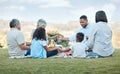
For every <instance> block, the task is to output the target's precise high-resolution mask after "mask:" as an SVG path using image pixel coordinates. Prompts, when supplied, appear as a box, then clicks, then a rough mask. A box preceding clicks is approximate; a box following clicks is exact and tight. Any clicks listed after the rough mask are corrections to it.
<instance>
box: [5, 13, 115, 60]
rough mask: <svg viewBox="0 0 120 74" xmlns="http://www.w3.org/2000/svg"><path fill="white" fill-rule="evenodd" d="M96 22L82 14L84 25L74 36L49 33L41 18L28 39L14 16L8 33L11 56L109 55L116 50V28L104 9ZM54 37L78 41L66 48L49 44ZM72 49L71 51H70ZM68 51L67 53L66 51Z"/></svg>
mask: <svg viewBox="0 0 120 74" xmlns="http://www.w3.org/2000/svg"><path fill="white" fill-rule="evenodd" d="M95 21H96V24H95V25H91V24H89V23H88V20H87V16H86V15H82V16H81V17H80V24H81V26H82V28H80V29H79V30H78V32H77V33H76V34H75V35H74V36H72V37H69V38H67V37H61V36H54V37H49V36H48V35H47V34H46V30H45V28H46V25H47V23H46V22H45V20H43V19H40V20H38V23H37V28H36V29H35V30H34V31H33V34H32V42H31V43H30V42H25V38H24V36H23V33H22V32H21V31H20V29H21V27H20V22H19V20H17V19H13V20H12V21H11V22H10V28H11V29H10V31H9V32H8V34H7V45H8V51H9V55H10V58H26V57H31V58H48V57H55V56H59V57H65V56H67V57H69V56H71V57H72V58H86V57H87V58H96V57H97V58H98V57H109V56H112V55H113V53H114V48H113V46H112V41H111V40H112V31H111V29H110V28H109V26H108V25H107V23H108V20H107V17H106V14H105V12H104V11H98V12H96V16H95ZM52 39H57V40H64V41H75V43H73V45H71V46H69V47H67V48H65V49H64V50H63V48H62V47H60V46H55V47H49V46H48V44H49V43H50V41H51V40H52ZM70 51H71V52H70ZM63 54H64V55H63Z"/></svg>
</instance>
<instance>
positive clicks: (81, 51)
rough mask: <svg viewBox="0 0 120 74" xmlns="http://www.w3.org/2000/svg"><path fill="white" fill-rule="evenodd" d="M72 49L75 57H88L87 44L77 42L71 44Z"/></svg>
mask: <svg viewBox="0 0 120 74" xmlns="http://www.w3.org/2000/svg"><path fill="white" fill-rule="evenodd" d="M70 49H71V50H72V56H73V57H74V58H84V57H86V52H85V50H87V46H86V45H85V44H83V43H81V42H76V43H74V44H73V45H72V46H70Z"/></svg>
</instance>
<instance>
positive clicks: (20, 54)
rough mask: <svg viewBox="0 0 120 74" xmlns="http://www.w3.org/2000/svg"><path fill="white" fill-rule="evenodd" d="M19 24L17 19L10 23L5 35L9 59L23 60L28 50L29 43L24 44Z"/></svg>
mask: <svg viewBox="0 0 120 74" xmlns="http://www.w3.org/2000/svg"><path fill="white" fill-rule="evenodd" d="M20 29H21V27H20V22H19V20H17V19H12V21H10V31H9V32H8V33H7V45H8V52H9V55H10V58H24V57H25V55H27V54H26V52H27V51H26V50H29V49H30V45H31V43H28V42H25V38H24V36H23V33H22V32H21V31H20Z"/></svg>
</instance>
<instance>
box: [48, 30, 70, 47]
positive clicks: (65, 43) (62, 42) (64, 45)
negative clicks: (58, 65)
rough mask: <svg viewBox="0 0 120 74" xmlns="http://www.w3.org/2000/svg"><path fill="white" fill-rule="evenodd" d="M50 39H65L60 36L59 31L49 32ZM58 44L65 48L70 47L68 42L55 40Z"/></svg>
mask: <svg viewBox="0 0 120 74" xmlns="http://www.w3.org/2000/svg"><path fill="white" fill-rule="evenodd" d="M47 34H48V36H49V37H53V36H56V35H59V36H62V37H64V36H63V35H62V34H60V33H59V32H58V31H57V30H50V31H48V32H47ZM54 41H55V43H56V44H58V45H62V46H63V47H67V46H68V45H69V43H68V42H67V41H61V40H57V39H56V40H54Z"/></svg>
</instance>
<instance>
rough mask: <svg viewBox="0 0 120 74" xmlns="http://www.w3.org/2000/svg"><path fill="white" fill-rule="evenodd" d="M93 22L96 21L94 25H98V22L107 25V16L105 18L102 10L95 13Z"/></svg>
mask: <svg viewBox="0 0 120 74" xmlns="http://www.w3.org/2000/svg"><path fill="white" fill-rule="evenodd" d="M95 21H96V23H98V22H100V21H102V22H106V23H107V22H108V20H107V16H106V14H105V12H104V11H102V10H101V11H98V12H96V16H95Z"/></svg>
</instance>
